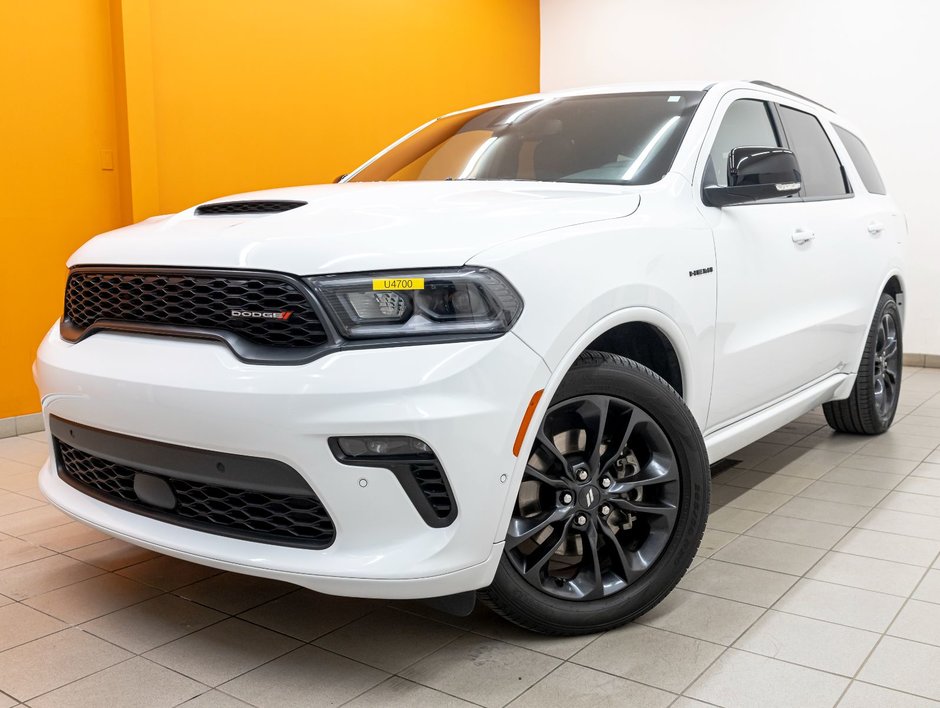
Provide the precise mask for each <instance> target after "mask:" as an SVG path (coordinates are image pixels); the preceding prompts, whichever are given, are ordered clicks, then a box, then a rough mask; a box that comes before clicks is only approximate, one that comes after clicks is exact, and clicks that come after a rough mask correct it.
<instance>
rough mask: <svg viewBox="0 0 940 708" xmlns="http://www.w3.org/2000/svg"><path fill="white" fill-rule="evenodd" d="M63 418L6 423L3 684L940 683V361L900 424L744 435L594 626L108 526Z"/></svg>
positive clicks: (129, 690) (572, 692)
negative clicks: (142, 544) (677, 558)
mask: <svg viewBox="0 0 940 708" xmlns="http://www.w3.org/2000/svg"><path fill="white" fill-rule="evenodd" d="M42 439H43V438H42V434H31V435H26V436H23V437H19V438H9V439H5V440H0V708H7V707H8V706H15V705H18V704H19V703H20V702H23V703H26V704H27V705H30V706H41V707H43V708H45V707H47V706H50V707H51V706H107V707H108V708H117V707H118V706H124V705H140V706H148V707H150V706H175V705H187V706H191V707H197V706H198V707H201V708H207V707H209V706H219V707H223V706H245V705H255V706H277V707H278V708H281V707H284V706H292V705H303V706H311V705H341V704H345V705H350V706H392V705H407V706H458V705H471V704H479V705H484V706H503V705H507V704H510V703H511V704H512V705H513V706H549V705H563V706H565V707H566V708H575V707H577V706H588V705H590V706H592V707H593V706H596V705H598V704H603V705H609V706H621V705H637V706H668V705H673V706H678V707H680V708H681V707H686V706H695V705H704V704H715V705H721V706H761V707H762V708H763V707H765V706H801V707H802V706H832V705H836V704H838V705H840V706H890V707H893V706H926V705H940V703H938V701H940V560H938V555H940V370H932V369H907V370H906V371H905V380H904V390H903V395H902V401H901V407H900V411H899V416H898V420H897V422H896V424H895V425H894V427H893V428H892V430H891V431H890V432H889V433H887V434H885V435H883V436H881V437H878V438H864V437H852V436H842V435H834V434H832V433H831V432H830V431H829V429H828V428H827V427H826V426H825V424H824V421H823V418H822V416H821V414H820V413H819V412H818V411H817V412H813V413H810V414H809V415H806V416H804V417H803V418H801V419H800V420H799V421H796V422H794V423H791V424H790V425H787V426H786V427H784V428H781V429H780V430H778V431H776V432H775V433H773V434H771V435H768V436H767V437H766V438H765V439H763V440H762V441H760V442H758V443H755V444H753V445H751V446H750V447H748V448H746V449H745V450H742V451H740V452H739V453H737V454H736V455H735V456H734V457H735V458H736V459H739V460H740V463H739V464H738V465H737V466H736V467H734V468H732V469H728V470H726V471H723V472H720V473H718V474H716V475H715V477H714V495H713V496H714V503H713V509H712V513H711V516H710V520H709V525H708V531H707V532H706V535H705V540H704V542H703V544H702V548H701V551H700V554H699V557H698V558H697V559H696V561H695V564H694V567H693V569H692V570H691V571H690V572H689V573H688V575H687V576H686V577H685V579H684V580H683V581H682V582H681V583H680V586H679V588H678V589H677V590H675V591H674V592H673V593H672V594H671V595H670V596H669V597H668V598H667V599H666V601H665V602H663V604H662V605H660V606H659V607H658V608H656V609H655V610H654V611H653V612H651V613H649V614H648V615H646V616H645V617H643V618H642V619H640V620H639V621H638V622H636V623H634V624H632V625H630V626H627V627H624V628H622V629H618V630H615V631H612V632H607V633H606V634H602V635H599V636H589V637H576V638H561V639H553V638H547V637H541V636H538V635H533V634H528V633H526V632H523V631H521V630H518V629H516V628H514V627H513V626H511V625H508V624H506V623H504V622H503V621H501V620H499V619H497V618H496V617H494V616H493V615H492V614H491V613H489V612H487V611H486V610H483V609H481V610H479V611H477V612H476V613H475V614H474V615H473V616H471V617H470V618H467V619H455V618H451V617H447V616H445V615H440V614H436V613H434V612H433V611H431V610H428V609H425V608H424V607H423V606H422V605H419V604H412V603H384V602H374V601H366V600H349V599H342V598H332V597H326V596H322V595H317V594H315V593H312V592H308V591H305V590H298V589H296V588H294V587H292V586H290V585H285V584H283V583H278V582H273V581H268V580H261V579H257V578H252V577H248V576H239V575H233V574H230V573H219V572H217V571H215V570H212V569H209V568H203V567H200V566H196V565H192V564H189V563H184V562H182V561H178V560H174V559H172V558H168V557H164V556H159V555H157V554H155V553H151V552H149V551H144V550H141V549H138V548H135V547H133V546H129V545H126V544H124V543H122V542H119V541H116V540H113V539H109V538H108V537H106V536H104V535H102V534H99V533H97V532H95V531H92V530H90V529H87V528H85V527H84V526H81V525H80V524H77V523H75V522H72V521H70V520H69V519H68V518H67V517H66V516H64V515H62V514H60V513H59V512H58V511H56V510H55V509H52V508H50V507H49V506H48V505H46V504H45V502H44V501H43V499H42V496H41V495H40V494H39V491H38V490H37V488H36V470H37V468H38V466H39V465H40V464H41V462H42V460H43V458H44V457H45V454H46V452H45V447H44V445H43V443H42V442H41V441H42Z"/></svg>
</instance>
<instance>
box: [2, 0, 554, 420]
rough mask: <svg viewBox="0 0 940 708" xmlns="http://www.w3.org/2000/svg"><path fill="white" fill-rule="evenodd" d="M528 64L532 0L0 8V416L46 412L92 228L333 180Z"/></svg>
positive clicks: (490, 94)
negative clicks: (109, 164) (71, 278)
mask: <svg viewBox="0 0 940 708" xmlns="http://www.w3.org/2000/svg"><path fill="white" fill-rule="evenodd" d="M9 67H19V68H20V71H19V72H17V73H13V72H10V71H9V70H8V68H9ZM538 68H539V3H538V0H269V1H268V2H258V0H198V1H194V0H81V2H76V1H75V0H45V1H44V2H41V3H40V2H29V3H26V2H24V3H13V2H3V3H0V82H2V83H0V88H2V93H0V95H2V96H3V110H2V111H0V140H2V141H3V143H4V147H3V152H2V153H0V154H3V158H0V167H2V169H0V180H3V182H2V192H0V193H2V194H3V195H4V197H5V198H6V207H5V208H4V209H0V246H2V251H0V324H2V325H3V326H2V327H0V418H3V417H6V416H11V415H19V414H23V413H31V412H35V411H37V410H38V409H39V403H38V400H37V395H36V391H35V387H34V386H33V384H32V380H31V376H30V371H29V367H30V363H31V361H32V359H33V356H34V352H35V349H36V346H37V345H38V343H39V340H40V338H41V336H42V333H43V332H44V330H45V329H46V328H47V327H48V325H49V324H50V323H51V322H52V321H53V320H54V319H55V318H56V317H57V316H58V314H59V312H60V311H61V307H62V304H61V300H62V285H63V281H64V275H65V270H64V267H63V263H64V261H65V259H66V258H67V256H68V254H69V253H71V252H72V251H73V250H74V249H75V248H76V247H77V246H78V245H79V244H81V243H82V242H83V241H84V240H86V239H87V238H88V237H89V236H91V235H93V234H94V233H97V232H100V231H104V230H106V229H108V228H112V227H114V226H116V225H120V224H121V223H129V222H130V221H136V220H139V219H141V218H145V217H147V216H151V215H153V214H155V213H162V212H170V211H177V210H180V209H183V208H185V207H187V206H191V205H192V204H195V203H198V202H200V201H202V200H205V199H208V198H211V197H215V196H220V195H224V194H229V193H233V192H238V191H245V190H251V189H262V188H266V187H275V186H282V185H288V184H310V183H316V182H328V181H330V180H332V179H333V177H335V176H336V175H337V174H340V173H342V172H346V171H348V170H350V169H351V168H353V167H355V166H356V165H357V164H358V163H360V162H362V161H363V160H365V159H366V158H367V157H369V156H371V155H372V154H373V153H375V152H376V151H377V150H379V149H380V148H381V147H383V146H384V145H386V144H387V143H389V142H390V141H391V140H393V139H395V138H397V137H399V136H400V135H402V134H403V133H405V132H407V131H408V130H410V129H411V128H413V127H415V126H417V125H418V124H419V123H422V122H424V121H425V120H426V119H428V118H431V117H433V116H435V115H439V114H441V113H444V112H446V111H449V110H453V109H457V108H461V107H465V106H468V105H472V104H474V103H480V102H484V101H489V100H495V99H498V98H502V97H506V96H512V95H516V94H521V93H528V92H532V91H536V90H538ZM10 108H12V109H13V110H12V111H11V110H9V109H10ZM102 150H114V151H115V167H116V169H114V170H111V171H105V170H102V159H103V156H102ZM8 165H12V169H9V167H8ZM8 182H9V184H8ZM11 206H12V207H13V208H12V209H11ZM23 308H28V314H25V315H24V313H23Z"/></svg>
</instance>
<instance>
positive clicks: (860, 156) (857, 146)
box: [832, 125, 888, 194]
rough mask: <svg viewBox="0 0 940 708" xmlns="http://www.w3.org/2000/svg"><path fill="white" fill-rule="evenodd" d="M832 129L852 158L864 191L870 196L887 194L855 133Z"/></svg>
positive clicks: (869, 155) (869, 156) (837, 127)
mask: <svg viewBox="0 0 940 708" xmlns="http://www.w3.org/2000/svg"><path fill="white" fill-rule="evenodd" d="M832 127H833V128H835V129H836V135H838V136H839V140H841V141H842V144H843V145H845V149H846V150H847V151H848V153H849V157H851V158H852V162H853V163H854V165H855V169H856V170H858V176H859V177H861V178H862V184H864V185H865V189H867V190H868V191H869V192H871V193H872V194H887V193H888V192H887V191H886V190H885V183H884V182H883V181H882V180H881V175H880V174H879V172H878V168H877V167H875V161H874V160H873V159H872V157H871V153H870V152H868V148H867V147H865V143H863V142H862V141H861V140H860V139H859V138H858V136H857V135H855V133H850V132H849V131H847V130H846V129H845V128H840V127H839V126H837V125H834V126H832Z"/></svg>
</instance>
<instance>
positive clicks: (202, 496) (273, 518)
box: [56, 440, 335, 549]
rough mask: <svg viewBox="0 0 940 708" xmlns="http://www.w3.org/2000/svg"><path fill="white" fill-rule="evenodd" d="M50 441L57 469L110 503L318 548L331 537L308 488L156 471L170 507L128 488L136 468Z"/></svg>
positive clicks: (205, 526)
mask: <svg viewBox="0 0 940 708" xmlns="http://www.w3.org/2000/svg"><path fill="white" fill-rule="evenodd" d="M56 445H57V448H58V457H59V461H60V469H59V474H60V475H61V476H63V477H64V478H65V479H66V481H70V482H71V483H72V484H73V486H77V487H79V488H80V489H83V490H84V491H88V492H91V493H92V495H93V496H97V497H98V498H101V499H102V500H103V501H108V502H109V503H112V504H114V505H115V506H120V507H123V508H127V509H130V510H131V511H139V512H144V513H146V514H147V515H149V516H153V517H155V518H159V519H160V520H161V521H167V522H169V523H176V524H179V525H183V526H189V527H192V528H198V529H199V530H200V531H206V532H209V533H218V534H221V535H227V536H236V537H238V538H244V539H246V540H254V541H260V542H263V543H273V544H281V545H291V546H302V547H305V548H317V549H319V548H326V547H327V546H329V545H330V544H331V543H332V542H333V538H334V536H335V529H334V526H333V521H332V519H330V516H329V514H328V513H327V512H326V509H324V507H323V505H322V504H321V503H320V500H319V499H318V498H317V497H316V495H315V494H314V493H313V490H311V491H310V495H309V496H300V495H286V494H272V493H269V492H262V491H258V490H250V489H238V488H234V487H223V486H217V485H212V484H205V483H202V482H194V481H190V480H184V479H178V478H173V477H164V476H160V478H161V479H163V480H164V481H166V482H167V483H168V484H169V485H170V488H171V489H172V490H173V493H174V495H175V497H176V506H175V507H174V508H173V509H172V510H165V509H157V508H154V507H152V506H149V505H146V504H144V503H143V502H141V501H140V499H138V497H137V494H136V493H135V492H134V477H135V475H136V474H137V473H138V471H139V470H136V469H133V468H131V467H126V466H124V465H119V464H117V463H115V462H111V461H109V460H105V459H102V458H100V457H96V456H94V455H91V454H89V453H87V452H84V451H82V450H79V449H77V448H74V447H72V446H70V445H68V444H66V443H64V442H62V441H61V440H56ZM147 474H151V473H149V472H148V473H147ZM154 476H159V475H154Z"/></svg>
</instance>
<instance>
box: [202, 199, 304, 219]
mask: <svg viewBox="0 0 940 708" xmlns="http://www.w3.org/2000/svg"><path fill="white" fill-rule="evenodd" d="M306 204H307V202H300V201H293V200H287V199H246V200H241V201H234V202H213V203H212V204H202V205H201V206H197V207H196V216H223V215H231V214H277V213H278V212H282V211H290V210H291V209H296V208H297V207H302V206H305V205H306Z"/></svg>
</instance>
